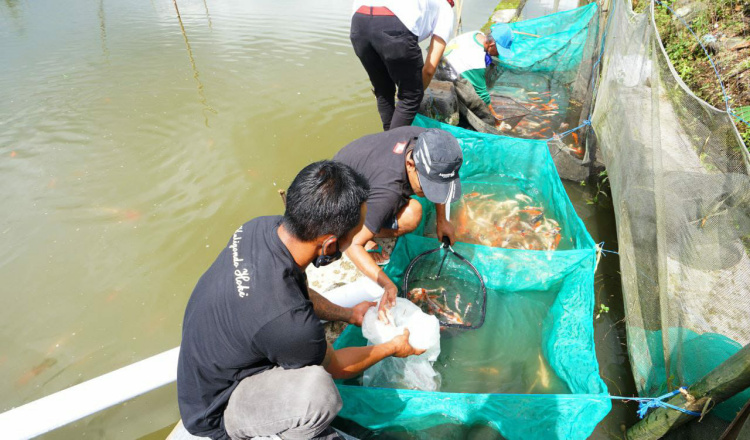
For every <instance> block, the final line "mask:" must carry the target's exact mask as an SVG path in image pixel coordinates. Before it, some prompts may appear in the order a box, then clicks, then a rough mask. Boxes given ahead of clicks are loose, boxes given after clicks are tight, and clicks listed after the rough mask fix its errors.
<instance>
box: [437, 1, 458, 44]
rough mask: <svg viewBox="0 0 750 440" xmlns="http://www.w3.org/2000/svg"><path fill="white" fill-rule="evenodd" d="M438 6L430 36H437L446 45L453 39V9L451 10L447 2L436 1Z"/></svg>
mask: <svg viewBox="0 0 750 440" xmlns="http://www.w3.org/2000/svg"><path fill="white" fill-rule="evenodd" d="M438 4H439V7H440V9H439V10H438V14H437V19H436V20H435V28H434V29H433V31H432V34H433V35H437V36H438V37H440V38H442V39H443V41H445V42H446V43H448V41H450V40H451V38H452V37H453V20H454V18H453V8H451V5H450V4H448V2H447V0H438Z"/></svg>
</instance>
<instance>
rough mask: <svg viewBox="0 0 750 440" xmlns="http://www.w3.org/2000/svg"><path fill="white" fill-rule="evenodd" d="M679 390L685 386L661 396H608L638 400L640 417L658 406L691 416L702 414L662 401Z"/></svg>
mask: <svg viewBox="0 0 750 440" xmlns="http://www.w3.org/2000/svg"><path fill="white" fill-rule="evenodd" d="M680 390H685V391H687V388H685V387H680V388H678V389H676V390H674V391H672V392H671V393H667V394H664V395H663V396H659V397H620V396H610V397H611V398H612V399H613V400H634V401H636V402H638V417H640V418H641V419H642V418H644V417H646V413H647V412H648V410H649V409H651V408H658V407H662V408H671V409H674V410H676V411H680V412H683V413H685V414H688V415H691V416H695V417H700V416H701V415H702V414H701V413H699V412H695V411H690V410H688V409H685V408H681V407H679V406H676V405H672V404H671V403H667V402H665V401H664V399H668V398H670V397H672V396H674V395H676V394H678V393H679V392H680Z"/></svg>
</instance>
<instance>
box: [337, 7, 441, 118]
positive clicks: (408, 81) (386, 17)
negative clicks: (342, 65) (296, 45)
mask: <svg viewBox="0 0 750 440" xmlns="http://www.w3.org/2000/svg"><path fill="white" fill-rule="evenodd" d="M452 6H453V0H355V1H354V4H353V11H354V12H353V15H352V26H351V35H350V38H351V41H352V46H353V47H354V52H355V53H356V54H357V57H359V59H360V61H361V62H362V66H364V68H365V70H366V71H367V74H368V76H369V77H370V82H371V83H372V87H373V93H374V94H375V98H376V99H377V103H378V113H380V119H381V121H382V122H383V130H385V131H388V130H390V129H391V128H396V127H402V126H406V125H411V123H412V121H413V120H414V117H415V116H416V114H417V110H419V104H420V103H421V102H422V97H423V96H424V90H425V89H426V88H427V86H428V85H429V84H430V81H431V80H432V77H433V76H434V75H435V71H436V70H437V66H438V63H439V62H440V59H441V58H442V56H443V51H444V50H445V44H446V41H448V40H450V37H451V35H452V33H453V20H454V17H453V10H452V9H451V8H452ZM430 37H431V40H430V47H429V49H428V50H427V59H426V60H423V59H422V49H421V48H420V47H419V42H420V41H423V40H426V39H427V38H430ZM396 95H397V96H398V104H396V102H395V97H396Z"/></svg>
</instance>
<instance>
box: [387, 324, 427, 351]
mask: <svg viewBox="0 0 750 440" xmlns="http://www.w3.org/2000/svg"><path fill="white" fill-rule="evenodd" d="M390 344H392V346H393V356H394V357H399V358H405V357H407V356H411V355H413V354H415V355H420V354H422V353H424V352H425V350H417V349H416V348H414V347H412V346H411V345H410V344H409V329H404V333H403V334H402V335H399V336H396V337H395V338H393V339H391V342H390Z"/></svg>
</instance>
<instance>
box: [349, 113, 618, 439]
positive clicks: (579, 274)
mask: <svg viewBox="0 0 750 440" xmlns="http://www.w3.org/2000/svg"><path fill="white" fill-rule="evenodd" d="M415 125H419V126H423V127H436V128H442V129H444V130H447V131H449V132H451V133H452V134H454V135H455V136H456V138H457V139H458V141H459V143H460V145H461V148H462V150H463V154H464V164H463V166H462V168H461V180H462V186H463V187H464V194H469V193H470V192H479V191H483V192H484V193H485V194H493V196H497V195H498V194H501V195H502V194H505V195H506V196H507V197H513V198H515V195H517V194H523V195H524V196H525V197H528V198H529V199H532V200H534V202H533V203H534V204H535V205H541V206H539V207H538V208H540V209H543V211H544V215H545V216H546V217H547V218H554V219H555V222H556V223H557V224H559V228H560V229H559V234H560V236H561V238H560V242H559V246H557V247H556V250H536V249H533V250H531V249H517V248H513V249H511V248H507V247H502V246H501V245H502V243H501V242H500V243H496V246H491V245H482V244H471V243H461V242H457V243H456V244H455V246H454V248H455V249H456V251H457V252H460V254H461V255H463V256H464V257H466V258H467V259H468V260H469V261H471V263H472V264H473V265H474V266H476V268H477V269H478V271H479V273H481V274H482V277H483V281H484V283H485V285H486V287H487V304H486V307H487V310H486V319H485V322H484V325H483V326H482V327H481V328H479V329H476V330H460V331H455V330H448V331H446V332H443V334H442V337H441V355H440V357H439V358H438V360H437V362H436V363H435V365H434V366H435V369H436V371H438V372H439V373H440V374H441V375H442V386H441V389H440V391H439V392H425V391H419V390H406V389H392V388H372V387H363V386H361V383H360V382H358V381H357V380H349V381H343V382H340V383H339V384H338V387H339V391H340V393H341V396H342V398H343V401H344V406H343V409H342V410H341V412H340V414H339V415H340V416H341V417H343V418H345V419H348V420H350V421H353V422H355V423H356V424H358V425H360V426H362V427H365V428H367V429H370V430H376V431H378V432H385V431H400V432H404V431H405V432H406V433H411V434H415V435H416V436H419V435H420V433H426V432H432V434H434V431H431V430H434V429H441V428H440V427H441V426H449V425H450V426H456V425H459V426H463V427H476V426H482V427H489V428H491V429H494V430H496V431H497V432H499V433H500V435H502V436H503V437H505V438H507V439H527V438H549V439H553V438H558V439H583V438H586V437H588V436H589V435H590V434H591V432H592V431H593V429H594V427H595V426H596V425H597V423H599V421H601V420H602V419H603V418H604V416H605V415H606V414H607V413H608V412H609V410H610V408H611V403H610V401H609V400H608V399H607V395H608V392H607V388H606V386H605V384H604V382H603V381H602V380H601V378H600V376H599V368H598V364H597V361H596V356H595V350H594V331H593V312H594V270H595V266H596V245H595V243H594V242H593V240H592V238H591V236H590V235H589V234H588V232H587V231H586V229H585V227H584V225H583V222H582V221H581V219H580V218H579V217H578V216H577V215H576V213H575V210H574V209H573V206H572V204H571V203H570V200H569V199H568V197H567V194H566V193H565V190H564V188H563V185H562V182H561V181H560V178H559V177H558V175H557V172H556V170H555V165H554V163H553V161H552V158H551V156H550V154H549V150H548V148H547V144H546V143H545V142H544V141H535V140H522V139H514V138H507V137H501V136H494V135H487V134H481V133H476V132H472V131H468V130H464V129H461V128H456V127H452V126H448V125H444V124H441V123H439V122H437V121H433V120H430V119H428V118H424V117H421V116H418V117H417V119H416V120H415ZM468 188H471V189H472V190H471V191H470V192H469V191H468V190H467V189H468ZM524 200H525V198H524ZM419 201H420V203H422V206H423V211H424V213H425V215H423V219H422V223H421V224H420V226H419V227H418V228H417V230H415V231H414V232H413V233H411V234H408V235H406V236H404V237H401V238H400V239H399V240H398V242H397V244H396V246H395V248H394V250H393V252H392V254H391V261H390V264H389V265H388V266H387V268H386V273H387V274H388V276H390V277H391V279H392V280H393V281H394V282H395V283H396V284H397V285H401V281H402V278H403V276H404V272H405V270H406V268H407V266H408V265H409V263H410V261H412V259H414V257H416V256H417V255H419V254H420V253H422V252H425V251H426V250H429V249H433V248H435V247H436V246H437V245H438V244H439V243H438V241H437V239H436V238H434V237H431V236H430V235H432V234H434V215H435V210H434V206H433V205H432V204H431V203H430V202H428V201H427V200H425V199H419ZM459 203H460V202H457V203H454V204H453V205H452V206H451V211H452V214H451V215H452V216H454V215H456V214H455V213H456V212H458V211H460V207H459V206H458V205H459ZM539 221H541V220H539ZM366 343H367V341H366V340H365V339H364V338H363V337H362V334H361V330H360V329H359V328H357V327H354V326H349V327H348V328H347V329H346V330H345V331H344V333H342V335H341V337H340V338H339V339H338V340H337V341H336V344H335V347H336V348H341V347H346V346H357V345H365V344H366ZM432 434H427V435H428V436H429V435H432ZM422 436H424V435H422Z"/></svg>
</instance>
